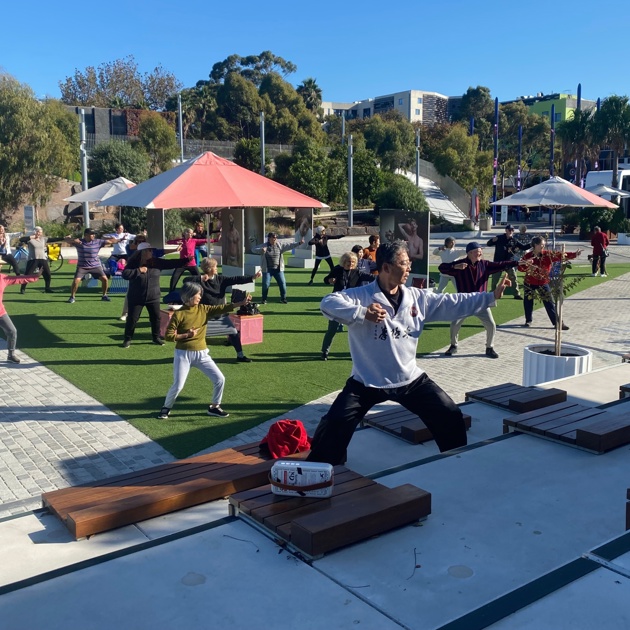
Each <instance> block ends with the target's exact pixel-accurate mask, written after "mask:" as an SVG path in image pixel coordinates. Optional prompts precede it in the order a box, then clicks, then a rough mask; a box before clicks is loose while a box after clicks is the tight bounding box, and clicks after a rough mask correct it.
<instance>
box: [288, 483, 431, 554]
mask: <svg viewBox="0 0 630 630" xmlns="http://www.w3.org/2000/svg"><path fill="white" fill-rule="evenodd" d="M377 488H379V489H380V491H379V492H373V489H372V488H367V489H365V490H364V491H362V492H361V493H360V495H359V496H357V497H356V498H355V499H354V500H352V496H350V497H348V499H350V500H345V501H339V502H337V505H336V506H334V507H333V508H332V509H331V510H328V511H327V512H323V513H319V514H311V515H309V516H303V517H301V518H299V519H297V520H296V521H294V522H293V524H292V525H291V543H292V544H293V545H295V546H296V547H298V548H299V549H302V550H303V551H305V552H306V553H308V554H309V555H312V556H314V555H320V554H323V553H326V552H328V551H331V550H333V549H337V548H339V547H342V546H345V545H348V544H351V543H354V542H358V541H360V540H364V539H366V538H369V537H371V536H375V535H377V534H381V533H383V532H384V531H388V530H391V529H393V528H395V527H400V526H402V525H407V524H408V523H411V522H414V521H417V520H418V519H420V518H422V517H424V516H427V515H428V514H430V512H431V495H430V494H429V493H428V492H426V491H424V490H421V489H419V488H416V487H415V486H412V485H409V484H406V485H404V486H399V487H398V488H384V487H383V486H377Z"/></svg>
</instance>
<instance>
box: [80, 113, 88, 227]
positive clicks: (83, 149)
mask: <svg viewBox="0 0 630 630" xmlns="http://www.w3.org/2000/svg"><path fill="white" fill-rule="evenodd" d="M79 138H80V140H81V145H80V148H79V154H80V157H81V185H82V186H83V190H87V189H88V187H89V184H88V167H87V138H86V133H85V110H84V109H83V108H81V109H80V110H79ZM82 205H83V227H84V228H86V229H87V228H89V227H90V204H89V203H88V202H87V201H84V202H83V203H82Z"/></svg>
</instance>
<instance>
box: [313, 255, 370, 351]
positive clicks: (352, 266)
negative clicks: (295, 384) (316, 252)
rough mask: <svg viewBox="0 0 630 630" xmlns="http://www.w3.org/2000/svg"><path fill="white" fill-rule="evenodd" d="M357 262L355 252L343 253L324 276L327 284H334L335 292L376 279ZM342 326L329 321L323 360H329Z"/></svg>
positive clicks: (323, 344)
mask: <svg viewBox="0 0 630 630" xmlns="http://www.w3.org/2000/svg"><path fill="white" fill-rule="evenodd" d="M357 262H358V258H357V255H356V254H355V253H354V252H346V253H345V254H341V257H340V258H339V264H338V265H337V266H336V267H335V268H334V269H333V270H332V271H331V272H330V273H329V274H328V275H327V276H326V277H325V278H324V282H325V283H326V284H332V285H333V293H334V292H335V291H343V290H345V289H351V288H353V287H358V286H361V285H362V284H364V283H368V282H372V281H373V280H374V278H375V276H373V275H372V274H371V273H363V272H361V271H359V270H358V269H357ZM340 328H341V324H339V322H336V321H334V320H332V319H331V320H330V321H329V322H328V330H327V331H326V334H325V335H324V341H323V342H322V361H327V360H328V352H329V351H330V346H331V345H332V342H333V339H334V338H335V335H336V334H337V332H338V331H339V330H340Z"/></svg>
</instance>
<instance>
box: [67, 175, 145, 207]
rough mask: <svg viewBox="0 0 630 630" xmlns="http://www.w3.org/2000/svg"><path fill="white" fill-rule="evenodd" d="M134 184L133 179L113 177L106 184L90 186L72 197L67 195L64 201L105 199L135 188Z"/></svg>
mask: <svg viewBox="0 0 630 630" xmlns="http://www.w3.org/2000/svg"><path fill="white" fill-rule="evenodd" d="M134 186H135V184H134V183H133V182H132V181H131V180H129V179H126V178H125V177H117V178H116V179H111V180H110V181H108V182H105V183H104V184H99V185H98V186H94V187H92V188H88V189H87V190H84V191H82V192H79V193H77V194H76V195H72V196H71V197H66V198H65V199H64V201H76V202H84V201H103V200H104V199H107V198H108V197H112V196H114V195H117V194H118V193H120V192H123V191H124V190H129V188H133V187H134ZM103 205H107V204H103Z"/></svg>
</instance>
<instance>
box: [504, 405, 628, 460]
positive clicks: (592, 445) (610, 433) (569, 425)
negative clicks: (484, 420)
mask: <svg viewBox="0 0 630 630" xmlns="http://www.w3.org/2000/svg"><path fill="white" fill-rule="evenodd" d="M509 431H520V432H521V433H529V434H531V435H537V436H541V437H545V438H548V439H550V440H555V441H557V442H560V443H563V444H569V445H571V446H577V447H579V448H583V449H585V450H588V451H592V452H594V453H605V452H607V451H610V450H612V449H614V448H617V447H619V446H623V445H625V444H629V443H630V409H629V406H628V405H618V406H616V407H611V408H610V409H603V408H601V407H586V406H585V405H580V404H577V403H570V402H565V403H559V404H557V405H552V406H550V407H546V408H545V409H539V410H536V411H531V412H529V413H524V414H520V415H518V416H513V417H510V418H505V419H504V420H503V432H504V433H507V432H509Z"/></svg>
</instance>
